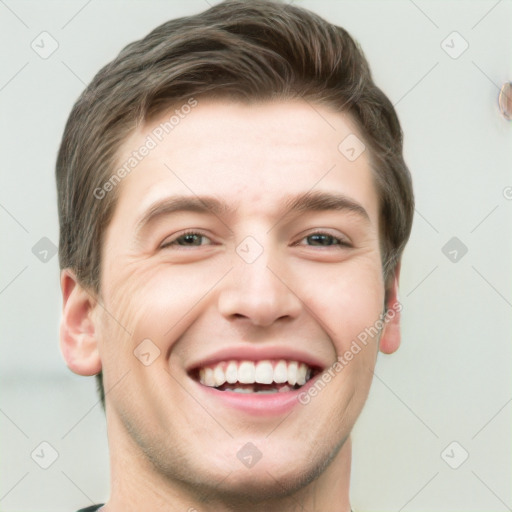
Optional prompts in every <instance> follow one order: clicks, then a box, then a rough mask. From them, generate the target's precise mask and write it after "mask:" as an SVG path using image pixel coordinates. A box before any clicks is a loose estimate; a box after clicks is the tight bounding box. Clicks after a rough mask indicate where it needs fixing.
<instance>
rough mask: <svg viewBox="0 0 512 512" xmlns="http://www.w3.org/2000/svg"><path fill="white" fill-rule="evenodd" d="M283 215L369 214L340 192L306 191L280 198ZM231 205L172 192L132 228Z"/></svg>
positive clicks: (219, 211)
mask: <svg viewBox="0 0 512 512" xmlns="http://www.w3.org/2000/svg"><path fill="white" fill-rule="evenodd" d="M283 204H284V208H283V210H284V214H283V217H284V216H288V215H289V214H290V213H303V212H309V211H327V210H338V211H348V212H352V213H355V214H357V215H358V216H360V217H361V218H362V219H363V220H366V221H369V220H370V217H369V215H368V213H367V211H366V210H365V209H364V208H363V206H362V205H361V204H359V203H357V202H356V201H354V200H353V199H351V198H349V197H347V196H345V195H343V194H333V193H328V192H307V193H304V194H299V195H294V196H288V197H286V198H285V199H284V200H283ZM235 210H236V207H235V206H231V205H228V204H226V203H223V202H221V201H219V200H218V199H216V198H214V197H211V196H172V197H166V198H164V199H161V200H159V201H157V202H155V203H154V204H153V205H151V206H150V207H149V208H148V210H147V211H146V212H145V213H144V215H143V216H142V217H141V219H140V220H139V221H137V223H136V227H135V231H136V232H139V231H141V230H142V229H143V228H144V227H146V226H147V225H148V224H150V223H152V222H153V221H154V220H156V219H157V218H160V217H163V216H167V215H170V214H172V213H177V212H196V213H203V214H213V215H215V216H218V217H221V216H223V215H225V214H229V213H233V212H234V211H235Z"/></svg>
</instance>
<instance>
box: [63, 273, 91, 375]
mask: <svg viewBox="0 0 512 512" xmlns="http://www.w3.org/2000/svg"><path fill="white" fill-rule="evenodd" d="M60 286H61V290H62V299H63V308H62V319H61V323H60V350H61V352H62V355H63V357H64V360H65V361H66V363H67V365H68V367H69V369H70V370H71V371H72V372H74V373H77V374H79V375H96V374H97V373H99V372H100V371H101V360H100V356H99V352H98V344H97V339H96V329H95V324H94V321H93V318H94V317H93V313H94V309H95V307H96V304H97V302H96V300H95V299H94V297H93V296H92V295H91V294H90V293H89V292H88V291H87V290H85V289H84V288H83V287H82V286H81V285H80V284H79V283H78V280H77V278H76V276H75V275H74V273H73V272H72V271H71V270H70V269H64V270H63V271H62V272H61V276H60Z"/></svg>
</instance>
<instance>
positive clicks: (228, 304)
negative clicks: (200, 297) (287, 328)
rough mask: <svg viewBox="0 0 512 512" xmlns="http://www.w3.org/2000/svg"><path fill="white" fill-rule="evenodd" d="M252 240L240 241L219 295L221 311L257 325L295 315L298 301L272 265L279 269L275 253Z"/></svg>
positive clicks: (297, 309)
mask: <svg viewBox="0 0 512 512" xmlns="http://www.w3.org/2000/svg"><path fill="white" fill-rule="evenodd" d="M255 242H256V241H255V240H250V239H248V240H245V241H242V243H240V244H239V246H238V247H237V249H236V253H237V254H236V255H235V257H234V261H233V267H234V268H233V270H232V272H230V279H229V283H226V286H225V287H224V289H223V290H222V291H221V293H220V296H219V310H220V312H221V314H223V315H224V316H225V317H230V318H235V317H236V318H242V317H243V318H246V319H247V320H249V321H250V322H252V323H253V324H255V325H260V326H263V325H270V324H272V323H273V322H274V321H276V320H278V319H280V318H293V317H296V316H297V315H298V314H299V310H300V300H299V299H298V298H297V297H296V296H295V295H294V294H293V292H292V291H291V290H290V289H289V288H288V287H287V286H286V285H285V284H284V282H283V281H282V280H281V278H280V276H279V274H278V273H277V272H276V270H275V269H274V268H273V267H276V268H279V265H278V262H277V261H276V260H277V257H276V256H277V255H276V252H275V251H273V250H271V248H270V247H263V245H261V244H259V243H258V245H256V243H255ZM271 269H272V270H271ZM276 274H277V275H276Z"/></svg>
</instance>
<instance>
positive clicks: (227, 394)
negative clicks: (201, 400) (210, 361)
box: [193, 375, 318, 416]
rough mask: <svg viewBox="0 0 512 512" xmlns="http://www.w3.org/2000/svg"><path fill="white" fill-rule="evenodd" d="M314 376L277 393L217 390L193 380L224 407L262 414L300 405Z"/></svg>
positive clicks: (269, 414)
mask: <svg viewBox="0 0 512 512" xmlns="http://www.w3.org/2000/svg"><path fill="white" fill-rule="evenodd" d="M317 377H318V375H317V376H316V377H313V378H312V379H309V380H308V382H306V384H304V386H302V387H300V388H299V389H295V390H293V391H282V392H277V393H267V394H264V393H236V392H234V391H219V390H218V389H215V388H212V387H210V386H204V385H203V384H200V383H199V382H197V381H195V380H194V381H193V382H194V383H195V384H196V386H198V387H199V389H200V390H201V391H202V392H203V393H206V394H207V395H208V397H210V398H212V399H213V400H215V401H218V403H221V404H222V405H223V406H225V407H230V408H233V409H237V410H239V411H242V412H245V413H248V414H255V415H258V416H262V415H268V416H273V415H276V416H278V415H282V414H286V413H287V412H290V411H291V410H292V409H293V407H295V406H297V405H301V404H300V402H299V395H300V394H302V393H304V392H307V390H308V389H309V388H310V387H311V386H312V385H313V384H314V381H315V380H316V378H317Z"/></svg>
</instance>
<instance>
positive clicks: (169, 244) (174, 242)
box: [160, 231, 211, 249]
mask: <svg viewBox="0 0 512 512" xmlns="http://www.w3.org/2000/svg"><path fill="white" fill-rule="evenodd" d="M190 235H194V236H195V235H198V236H201V237H203V238H207V239H208V240H210V238H209V237H207V236H206V235H205V234H204V233H201V232H200V231H186V232H185V233H181V234H180V235H178V236H176V237H174V238H173V239H172V240H169V241H168V242H164V243H162V245H161V246H160V249H165V248H167V247H171V246H173V245H177V246H179V247H187V245H182V246H180V245H179V244H178V243H177V242H178V240H180V238H184V237H186V236H190ZM210 241H211V240H210ZM202 245H205V244H200V245H189V246H188V247H201V246H202Z"/></svg>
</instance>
